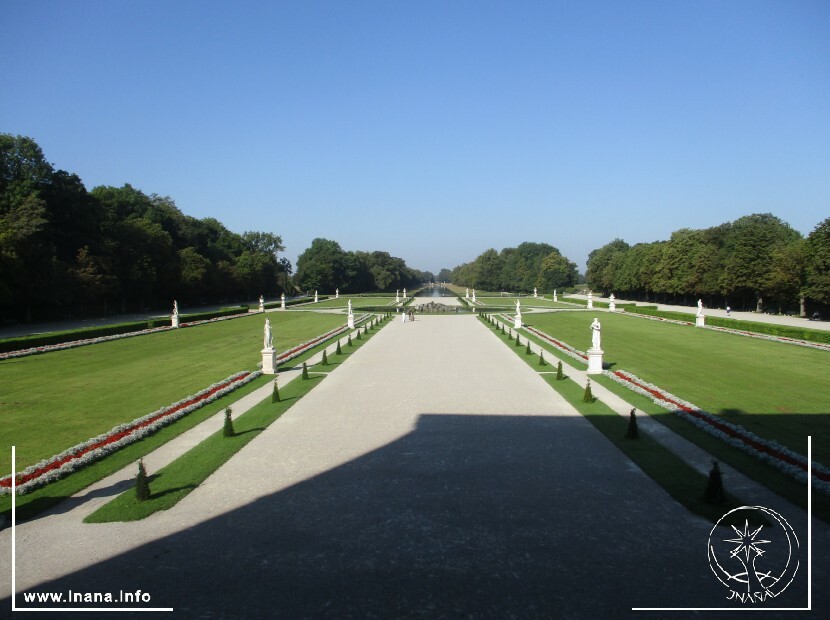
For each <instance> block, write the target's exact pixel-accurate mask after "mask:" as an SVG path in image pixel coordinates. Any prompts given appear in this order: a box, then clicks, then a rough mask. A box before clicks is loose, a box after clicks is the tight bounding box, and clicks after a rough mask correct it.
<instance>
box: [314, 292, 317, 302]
mask: <svg viewBox="0 0 830 620" xmlns="http://www.w3.org/2000/svg"><path fill="white" fill-rule="evenodd" d="M314 303H315V304H316V303H317V291H314Z"/></svg>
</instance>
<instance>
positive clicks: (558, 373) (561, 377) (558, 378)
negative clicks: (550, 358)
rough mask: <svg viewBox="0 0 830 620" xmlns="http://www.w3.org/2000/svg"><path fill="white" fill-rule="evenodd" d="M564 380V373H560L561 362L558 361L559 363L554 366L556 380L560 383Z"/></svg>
mask: <svg viewBox="0 0 830 620" xmlns="http://www.w3.org/2000/svg"><path fill="white" fill-rule="evenodd" d="M564 379H565V373H564V372H562V360H559V363H558V364H557V365H556V380H557V381H562V380H564Z"/></svg>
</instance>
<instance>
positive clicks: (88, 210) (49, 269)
mask: <svg viewBox="0 0 830 620" xmlns="http://www.w3.org/2000/svg"><path fill="white" fill-rule="evenodd" d="M284 249H285V248H284V246H283V242H282V238H281V237H280V236H279V235H276V234H274V233H271V232H259V231H247V232H243V233H242V234H238V233H234V232H232V231H230V230H228V229H227V228H225V226H224V225H223V224H222V223H221V222H219V221H218V220H216V219H214V218H204V219H197V218H194V217H191V216H188V215H185V214H184V213H182V212H181V211H180V210H179V209H178V207H176V205H175V203H174V202H173V200H172V199H171V198H169V197H166V196H158V195H156V194H150V195H147V194H145V193H143V192H142V191H140V190H138V189H136V188H134V187H132V186H131V185H129V184H126V185H124V186H123V187H110V186H98V187H95V188H93V189H92V190H91V191H87V189H86V187H84V184H83V183H82V181H81V179H80V178H79V177H78V176H77V175H75V174H71V173H68V172H65V171H63V170H56V169H55V168H54V166H53V165H52V164H50V163H49V162H47V161H46V159H45V157H44V155H43V152H42V150H41V148H40V146H38V144H37V143H36V142H35V141H34V140H32V139H31V138H28V137H23V136H14V135H11V134H0V312H2V315H3V318H4V319H5V320H10V319H12V320H24V321H31V320H33V319H45V318H64V317H67V316H83V315H89V314H95V313H100V312H104V313H108V312H113V311H117V312H128V311H143V310H145V309H154V310H159V309H165V308H171V307H172V301H173V299H177V300H178V301H179V303H180V304H188V305H201V304H208V303H225V302H235V301H248V300H251V299H255V298H256V297H258V296H259V295H265V296H266V297H274V296H279V295H280V294H281V293H283V292H284V293H286V294H288V295H293V294H295V293H297V292H300V291H302V290H309V291H314V290H319V291H320V292H321V293H322V292H331V293H333V292H334V290H335V289H336V288H340V289H341V290H343V291H344V292H349V291H351V292H362V291H373V290H374V291H394V290H395V289H402V288H404V287H408V288H413V287H415V286H416V285H418V284H420V283H421V282H428V281H431V280H432V279H433V277H434V276H433V274H431V273H429V272H421V271H418V270H415V269H411V268H409V267H407V265H406V263H405V262H404V261H403V260H402V259H400V258H395V257H393V256H390V255H389V254H388V253H387V252H379V251H377V252H344V251H343V250H342V249H341V248H340V246H339V245H338V244H337V243H336V242H334V241H329V240H326V239H315V240H314V242H313V243H312V245H311V247H310V248H308V249H307V250H306V251H305V252H303V253H302V254H301V255H300V256H299V258H298V261H297V273H296V276H294V277H292V271H293V270H292V265H291V263H290V261H288V259H286V258H280V257H279V256H278V253H279V252H282V251H284Z"/></svg>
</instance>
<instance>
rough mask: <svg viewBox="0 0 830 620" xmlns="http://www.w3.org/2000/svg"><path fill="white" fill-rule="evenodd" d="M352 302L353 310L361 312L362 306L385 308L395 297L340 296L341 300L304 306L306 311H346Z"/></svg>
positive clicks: (327, 300)
mask: <svg viewBox="0 0 830 620" xmlns="http://www.w3.org/2000/svg"><path fill="white" fill-rule="evenodd" d="M350 299H351V300H352V310H359V309H360V307H361V306H385V305H387V304H392V303H394V301H395V296H394V295H392V296H384V297H381V296H371V297H369V296H366V297H363V296H360V295H352V296H349V295H340V298H339V299H335V298H334V297H332V298H331V299H325V300H323V301H320V302H317V303H316V304H315V303H310V304H307V305H304V306H303V309H304V310H317V309H319V308H343V309H345V308H346V307H347V306H348V304H349V300H350Z"/></svg>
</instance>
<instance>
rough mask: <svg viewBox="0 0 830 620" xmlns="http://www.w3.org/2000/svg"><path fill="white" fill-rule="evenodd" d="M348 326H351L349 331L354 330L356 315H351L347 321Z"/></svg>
mask: <svg viewBox="0 0 830 620" xmlns="http://www.w3.org/2000/svg"><path fill="white" fill-rule="evenodd" d="M347 324H348V326H349V329H354V315H353V314H350V315H349V318H348V319H347Z"/></svg>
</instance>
